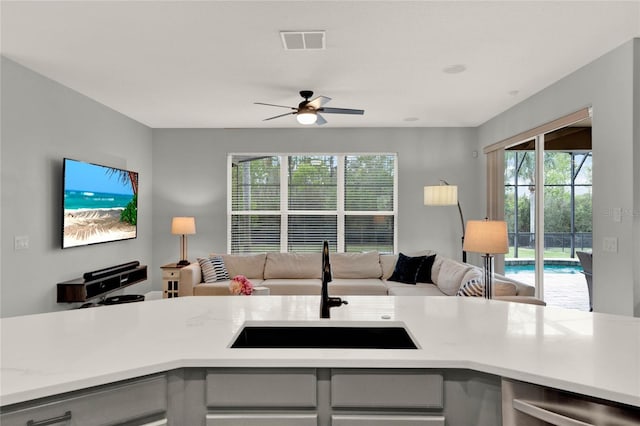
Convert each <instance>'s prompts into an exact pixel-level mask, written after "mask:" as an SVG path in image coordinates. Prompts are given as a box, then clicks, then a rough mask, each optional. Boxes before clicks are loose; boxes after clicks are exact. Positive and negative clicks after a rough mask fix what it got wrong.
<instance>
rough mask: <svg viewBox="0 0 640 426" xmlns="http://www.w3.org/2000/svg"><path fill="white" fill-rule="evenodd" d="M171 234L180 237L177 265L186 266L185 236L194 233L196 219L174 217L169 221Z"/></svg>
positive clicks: (187, 262)
mask: <svg viewBox="0 0 640 426" xmlns="http://www.w3.org/2000/svg"><path fill="white" fill-rule="evenodd" d="M171 233H172V234H174V235H180V261H179V262H178V265H181V266H186V265H188V264H189V261H188V260H187V235H193V234H195V233H196V219H195V218H193V217H174V218H173V219H172V220H171Z"/></svg>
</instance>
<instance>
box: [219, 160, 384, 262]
mask: <svg viewBox="0 0 640 426" xmlns="http://www.w3.org/2000/svg"><path fill="white" fill-rule="evenodd" d="M230 156H231V158H230V160H231V161H230V162H229V164H230V165H231V168H230V173H231V176H230V181H231V185H230V191H229V194H228V197H229V206H230V210H229V224H230V232H229V238H230V239H229V251H230V252H231V253H252V252H264V251H283V252H285V251H289V252H318V251H320V248H321V246H322V242H323V241H324V240H328V241H329V244H330V247H331V249H332V250H334V251H339V252H342V251H352V252H360V251H371V250H378V251H382V252H394V251H395V234H396V206H397V200H396V197H397V188H396V186H397V179H396V176H395V175H396V163H397V156H396V155H395V154H349V155H345V154H305V155H293V154H291V155H282V154H278V155H275V154H268V155H246V154H242V155H240V154H230ZM285 186H286V188H285Z"/></svg>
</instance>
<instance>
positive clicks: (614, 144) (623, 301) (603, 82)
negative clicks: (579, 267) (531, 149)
mask: <svg viewBox="0 0 640 426" xmlns="http://www.w3.org/2000/svg"><path fill="white" fill-rule="evenodd" d="M639 43H640V40H638V39H636V40H631V41H629V42H628V43H626V44H624V45H622V46H621V47H619V48H617V49H615V50H613V51H612V52H610V53H608V54H606V55H604V56H602V57H601V58H599V59H597V60H595V61H594V62H592V63H590V64H588V65H586V66H585V67H583V68H581V69H579V70H578V71H576V72H574V73H572V74H571V75H569V76H567V77H565V78H564V79H562V80H560V81H558V82H557V83H555V84H553V85H551V86H550V87H548V88H546V89H545V90H543V91H541V92H539V93H538V94H536V95H534V96H532V97H531V98H529V99H527V100H525V101H523V102H521V103H520V104H518V105H516V106H515V107H513V108H511V109H509V110H508V111H506V112H504V113H502V114H500V115H499V116H497V117H495V118H493V119H491V120H490V121H488V122H487V123H485V124H483V125H482V126H481V127H480V128H479V134H478V135H479V147H484V146H486V145H489V144H491V143H494V142H498V141H500V140H503V139H506V138H507V137H510V136H513V135H515V134H518V133H520V132H522V131H525V130H528V129H531V128H534V127H536V126H538V125H540V124H543V123H546V122H549V121H552V120H554V119H556V118H558V117H560V116H563V115H565V114H568V113H571V112H574V111H577V110H578V109H581V108H584V107H587V106H593V241H594V243H593V244H594V247H593V253H594V258H593V262H594V265H593V272H594V310H596V311H598V312H608V313H615V314H622V315H634V311H635V315H636V316H640V272H639V269H638V263H640V262H639V260H640V248H639V246H638V233H639V232H640V231H639V230H638V227H639V226H640V225H639V218H638V216H639V215H640V213H639V212H640V209H639V206H640V196H639V195H638V194H639V192H640V179H639V176H640V173H639V172H638V169H639V168H640V154H639V153H638V151H640V142H639V141H638V137H639V131H638V127H639V126H640V124H639V122H640V108H638V104H639V103H640V100H639V99H640V94H639V88H638V82H639V80H640V77H638V75H639V74H640V67H639V66H638V62H639V61H640V55H639V54H638V52H639V50H640V49H639V48H638V44H639ZM634 81H635V85H634ZM634 105H635V110H634ZM634 129H635V130H634ZM634 131H635V135H634ZM482 192H483V193H484V192H485V190H484V188H483V190H482ZM616 207H618V208H622V211H623V212H624V214H623V217H622V222H620V223H617V222H614V221H613V218H612V215H611V209H613V208H616ZM634 212H635V214H633V213H634ZM633 235H636V238H635V242H634V238H633ZM605 237H615V238H617V239H618V252H617V253H608V252H603V251H602V240H603V238H605ZM634 265H635V266H634Z"/></svg>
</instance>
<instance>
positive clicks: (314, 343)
mask: <svg viewBox="0 0 640 426" xmlns="http://www.w3.org/2000/svg"><path fill="white" fill-rule="evenodd" d="M231 347H232V348H254V349H255V348H290V349H293V348H316V349H418V347H417V346H416V344H415V343H414V342H413V340H412V339H411V337H410V336H409V333H407V330H405V329H404V327H401V326H398V327H395V326H391V327H389V326H387V327H378V326H373V327H371V326H366V327H358V326H331V325H327V326H324V325H319V326H299V325H290V326H287V325H277V326H270V325H264V326H261V325H250V326H245V327H244V328H243V329H242V330H241V331H240V334H239V335H238V337H237V338H236V339H235V341H234V342H233V344H232V345H231Z"/></svg>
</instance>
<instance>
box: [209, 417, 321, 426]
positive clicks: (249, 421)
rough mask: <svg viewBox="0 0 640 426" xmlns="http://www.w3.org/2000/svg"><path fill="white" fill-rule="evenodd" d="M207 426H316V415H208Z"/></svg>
mask: <svg viewBox="0 0 640 426" xmlns="http://www.w3.org/2000/svg"><path fill="white" fill-rule="evenodd" d="M206 425H207V426H318V416H317V415H316V414H208V415H207V422H206Z"/></svg>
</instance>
